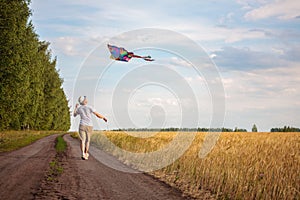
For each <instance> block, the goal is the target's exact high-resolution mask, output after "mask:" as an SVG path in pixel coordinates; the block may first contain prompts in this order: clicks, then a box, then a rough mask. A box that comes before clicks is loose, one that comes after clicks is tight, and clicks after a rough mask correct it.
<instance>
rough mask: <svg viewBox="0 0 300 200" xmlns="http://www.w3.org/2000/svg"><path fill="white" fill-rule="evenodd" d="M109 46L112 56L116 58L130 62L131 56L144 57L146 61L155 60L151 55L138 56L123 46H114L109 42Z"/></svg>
mask: <svg viewBox="0 0 300 200" xmlns="http://www.w3.org/2000/svg"><path fill="white" fill-rule="evenodd" d="M107 47H108V49H109V51H110V54H111V55H110V58H111V59H114V60H119V61H124V62H128V61H129V60H130V59H131V58H142V59H144V60H146V61H154V59H151V56H138V55H135V54H134V53H133V52H128V51H127V50H126V49H124V48H123V47H117V46H112V45H109V44H108V45H107Z"/></svg>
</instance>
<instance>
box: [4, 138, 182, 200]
mask: <svg viewBox="0 0 300 200" xmlns="http://www.w3.org/2000/svg"><path fill="white" fill-rule="evenodd" d="M55 138H56V136H55V135H52V136H49V137H46V138H44V139H41V140H39V141H37V142H35V143H34V144H32V145H30V146H27V147H25V148H22V149H20V150H17V151H14V152H10V153H5V154H0V197H1V198H2V199H112V200H113V199H122V200H123V199H131V200H132V199H139V200H140V199H151V200H152V199H172V200H175V199H185V198H184V197H183V195H182V193H181V192H179V191H178V190H176V189H173V188H171V187H170V186H168V185H166V184H164V183H162V182H160V181H158V180H156V179H154V178H153V177H151V176H149V175H146V174H143V173H125V172H121V171H117V170H114V169H112V168H109V167H107V166H106V165H104V164H102V163H101V162H99V161H98V160H97V159H96V158H97V156H106V158H107V160H109V162H113V165H119V166H122V167H124V168H127V166H125V165H123V164H122V163H120V162H119V161H118V160H116V159H115V158H113V157H112V156H110V155H107V154H106V153H104V152H102V151H100V150H99V149H96V148H94V147H91V152H90V158H89V160H85V161H84V160H81V158H80V149H79V141H77V140H75V139H73V138H71V137H70V136H69V135H65V136H64V139H65V141H66V142H67V144H68V149H67V152H66V154H65V155H64V156H60V158H58V160H59V163H60V165H61V166H62V168H63V172H62V173H61V174H60V175H59V176H57V177H54V178H53V179H52V178H51V179H49V176H47V174H49V162H51V160H53V159H54V158H55V156H56V152H55V149H54V143H55ZM95 157H96V158H95ZM128 170H129V169H128Z"/></svg>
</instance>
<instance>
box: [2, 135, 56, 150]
mask: <svg viewBox="0 0 300 200" xmlns="http://www.w3.org/2000/svg"><path fill="white" fill-rule="evenodd" d="M55 133H61V132H55V131H1V132H0V152H7V151H12V150H16V149H19V148H21V147H24V146H27V145H29V144H31V143H33V142H35V141H36V140H38V139H41V138H43V137H46V136H49V135H52V134H55Z"/></svg>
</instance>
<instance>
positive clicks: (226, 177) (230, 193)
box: [93, 132, 300, 199]
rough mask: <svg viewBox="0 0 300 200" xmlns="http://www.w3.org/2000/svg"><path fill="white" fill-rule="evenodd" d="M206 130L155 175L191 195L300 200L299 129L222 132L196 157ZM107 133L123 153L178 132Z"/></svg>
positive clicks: (160, 143) (153, 146) (152, 146)
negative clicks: (205, 192)
mask: <svg viewBox="0 0 300 200" xmlns="http://www.w3.org/2000/svg"><path fill="white" fill-rule="evenodd" d="M139 134H143V133H139ZM144 134H145V135H147V134H149V133H144ZM187 134H188V133H187ZM205 134H206V133H196V137H195V139H194V141H193V143H192V145H191V146H190V148H189V149H188V150H187V151H186V152H185V154H184V155H183V156H181V157H180V158H179V159H178V160H176V161H175V162H173V163H172V164H171V165H169V166H167V167H165V168H163V169H160V170H158V171H155V172H153V174H154V175H156V176H159V177H160V178H162V179H165V181H167V182H169V183H172V184H173V185H175V186H177V187H179V188H180V189H181V190H184V191H185V192H187V193H189V194H191V195H193V194H196V193H197V191H199V190H209V191H211V192H212V193H214V194H215V195H216V196H217V197H218V198H221V199H300V192H299V191H300V175H299V174H300V134H299V133H236V132H234V133H222V134H221V136H220V138H219V140H218V142H217V144H216V146H215V147H214V148H213V150H212V151H211V152H210V153H209V154H208V155H207V156H206V157H205V158H204V159H200V158H199V157H198V152H199V151H200V149H201V145H202V143H203V141H204V137H205ZM99 135H100V134H94V136H93V139H94V140H96V139H95V138H97V137H98V136H99ZM105 136H106V137H107V138H108V139H109V140H110V141H111V142H113V143H114V145H117V146H118V147H120V148H122V149H125V150H127V151H132V152H151V151H155V150H158V149H160V148H163V147H164V145H166V144H168V143H169V142H170V141H172V139H173V138H174V137H175V136H176V132H160V133H158V134H156V135H155V136H153V137H149V138H139V137H133V136H130V135H128V134H126V133H124V132H105ZM98 143H99V139H98ZM100 143H101V142H100ZM194 196H195V195H194Z"/></svg>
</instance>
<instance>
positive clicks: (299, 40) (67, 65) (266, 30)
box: [30, 0, 300, 131]
mask: <svg viewBox="0 0 300 200" xmlns="http://www.w3.org/2000/svg"><path fill="white" fill-rule="evenodd" d="M30 7H31V9H32V10H33V16H32V21H33V24H34V25H35V29H36V32H37V34H38V35H39V36H40V39H41V40H46V41H49V42H50V43H51V46H50V48H51V50H52V55H53V57H54V56H57V59H58V64H57V68H58V69H59V70H60V75H61V77H62V78H63V79H64V84H63V87H64V90H65V92H66V94H67V97H68V99H70V106H74V104H75V103H76V99H77V96H76V95H77V94H82V95H87V96H89V97H90V99H91V101H90V102H91V104H92V105H93V106H94V107H95V108H96V109H97V110H98V111H99V112H100V113H103V114H104V115H106V116H107V117H108V118H109V119H110V122H109V128H118V127H120V128H122V127H129V126H132V125H134V126H136V127H155V126H160V127H161V126H163V127H169V126H192V125H194V124H189V123H188V121H191V120H193V119H194V117H195V116H196V117H198V118H197V119H198V120H197V121H198V122H199V126H201V127H209V126H211V123H212V122H211V121H212V118H213V117H212V116H213V114H212V113H213V112H214V111H213V106H214V104H216V103H213V101H212V100H211V99H212V96H213V95H214V92H215V91H212V89H211V88H210V87H209V86H208V85H209V83H208V82H209V81H210V80H208V78H207V77H203V74H202V77H201V76H199V74H197V73H196V72H195V71H193V69H192V67H190V66H189V64H188V63H187V62H188V61H189V60H184V59H183V57H181V55H178V54H176V53H174V52H172V48H175V47H174V46H173V44H174V42H177V43H178V45H179V46H181V47H182V49H181V50H179V51H181V52H189V51H191V53H190V54H191V55H192V54H193V50H191V49H188V48H186V47H185V46H184V42H183V41H178V40H177V39H176V37H173V36H177V35H176V34H180V35H182V36H184V37H187V38H188V39H189V40H190V41H193V42H195V43H196V44H197V45H199V46H200V47H202V48H203V49H204V51H203V52H202V53H203V54H202V53H200V54H201V56H206V57H208V58H211V60H212V61H211V62H212V63H213V64H215V65H216V68H217V70H218V74H217V75H216V76H218V77H220V79H221V81H222V85H223V87H224V101H225V111H224V115H225V119H224V124H223V125H224V126H225V127H229V128H234V127H239V128H246V129H248V130H251V127H252V125H253V124H256V125H257V127H258V129H259V131H269V130H270V128H272V127H281V126H284V125H290V126H294V127H300V120H299V119H300V117H299V114H300V3H299V2H298V1H295V0H275V1H270V0H248V1H246V0H226V1H225V0H219V1H213V0H211V1H210V0H207V1H196V0H194V1H192V0H191V1H185V0H182V1H170V0H165V1H158V0H157V1H156V0H154V1H151V2H149V1H130V0H129V1H126V2H124V1H119V0H116V1H102V0H100V1H99V0H98V1H96V0H85V1H83V0H74V1H71V0H53V1H51V2H50V1H37V0H33V1H32V3H31V6H30ZM144 28H151V30H154V29H164V30H169V31H173V32H174V34H171V35H168V36H163V35H155V34H154V35H155V36H153V35H152V36H147V34H146V33H145V34H133V35H132V36H130V38H128V37H125V38H123V39H124V40H122V36H124V33H126V32H127V31H133V30H139V29H144ZM134 33H135V32H134ZM122 34H123V35H122ZM116 36H117V38H115V39H116V40H113V39H112V38H114V37H116ZM125 36H128V34H127V35H126V34H125ZM112 41H115V42H116V43H117V44H116V45H121V46H124V47H126V48H128V50H132V49H134V50H135V52H136V53H139V54H145V55H148V54H149V55H151V56H152V57H154V58H155V59H156V61H155V62H153V63H151V64H152V65H153V66H154V65H155V66H154V67H153V69H156V67H157V66H160V67H161V70H162V71H161V73H158V74H160V75H161V76H162V77H161V79H155V80H156V81H157V82H160V81H159V80H161V83H163V84H161V83H160V84H158V83H152V82H153V80H154V79H153V80H152V78H151V77H148V75H149V74H151V73H156V74H152V77H153V76H155V77H159V76H157V72H156V71H152V72H151V64H150V63H145V62H143V61H139V60H132V61H131V62H129V63H117V62H111V60H109V54H108V52H107V49H104V47H102V45H101V44H104V43H107V42H112ZM137 44H138V45H139V46H137ZM162 44H164V46H163V45H162ZM143 45H144V46H143ZM159 45H160V46H161V47H164V51H163V50H162V49H160V50H159V49H158V48H149V47H157V46H159ZM137 47H140V48H137ZM142 47H144V48H142ZM166 50H170V51H166ZM100 52H102V54H100ZM97 53H99V55H98V54H97ZM93 55H95V56H96V57H97V56H99V59H98V60H97V59H94V58H93ZM197 55H199V54H197ZM104 63H110V65H109V67H108V68H107V70H106V71H105V74H104V75H103V76H101V77H100V78H99V75H98V74H97V73H96V71H97V70H98V67H99V68H101V67H106V66H107V65H105V66H104ZM86 65H88V66H89V68H87V69H86V67H85V66H86ZM83 69H85V70H88V71H89V72H90V74H91V75H94V77H92V76H90V79H88V80H85V81H83V80H80V79H79V77H78V75H79V76H81V73H82V71H83ZM93 70H95V71H93ZM173 72H176V73H177V74H179V75H180V78H179V76H177V75H175V74H174V76H173V75H171V74H173ZM132 73H133V74H134V73H138V74H137V76H138V78H144V79H143V80H144V82H138V80H136V81H137V82H136V83H141V84H144V85H142V86H139V85H135V86H134V87H132V88H127V89H128V92H129V96H127V99H120V98H119V99H117V101H116V100H115V99H114V97H116V96H118V95H119V94H117V93H116V92H118V90H116V88H118V86H119V85H118V83H122V81H123V82H124V81H126V84H128V85H126V84H125V85H126V86H128V87H129V86H131V85H130V84H129V82H130V80H132V78H131V79H130V80H127V79H126V78H128V77H131V74H132ZM163 77H164V78H163ZM162 79H166V80H168V82H165V80H162ZM91 80H95V81H94V82H93V84H95V85H93V86H92V88H96V89H93V90H91V89H90V88H91V85H90V84H91V82H89V81H91ZM134 80H135V79H134ZM145 80H148V82H147V81H145ZM182 80H184V81H183V82H182V83H178V82H180V81H182ZM79 83H80V86H78V85H79ZM186 83H187V84H188V86H189V87H190V89H191V91H193V93H191V94H190V93H189V94H187V95H186V96H185V97H182V98H179V97H178V96H180V95H181V94H180V91H181V89H182V90H184V85H185V84H186ZM171 85H172V86H171ZM173 85H176V86H177V87H176V88H175V87H174V88H173ZM122 89H123V90H126V88H122ZM129 89H131V90H129ZM74 91H75V92H74ZM128 98H129V99H128ZM123 100H124V101H125V102H126V106H127V107H126V109H127V111H128V113H129V118H130V120H131V122H130V121H127V120H126V118H119V117H118V116H122V115H123V114H124V113H123V112H126V111H124V110H122V111H121V110H114V108H115V107H118V106H117V105H121V104H122V101H123ZM112 102H113V103H112ZM193 102H194V103H193ZM195 102H196V103H195ZM193 111H196V114H195V113H194V114H193ZM187 113H191V114H190V117H191V118H190V119H189V117H187V118H188V120H185V121H184V120H183V117H184V118H186V115H187ZM126 116H127V117H128V115H126ZM98 122H99V121H98ZM77 124H78V119H76V120H75V119H72V128H71V129H74V130H75V129H76V127H77ZM95 128H96V129H106V128H107V127H106V125H105V124H104V123H101V122H100V123H96V125H95Z"/></svg>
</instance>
